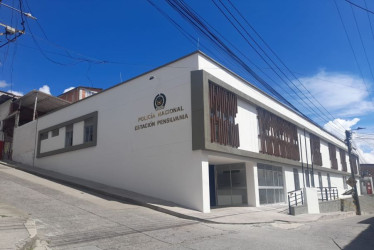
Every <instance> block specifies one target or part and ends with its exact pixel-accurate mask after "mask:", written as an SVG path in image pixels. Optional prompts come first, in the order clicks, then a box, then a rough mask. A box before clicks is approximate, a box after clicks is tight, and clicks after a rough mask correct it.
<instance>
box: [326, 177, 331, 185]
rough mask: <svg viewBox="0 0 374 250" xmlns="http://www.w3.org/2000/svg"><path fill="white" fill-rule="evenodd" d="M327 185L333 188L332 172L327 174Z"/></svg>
mask: <svg viewBox="0 0 374 250" xmlns="http://www.w3.org/2000/svg"><path fill="white" fill-rule="evenodd" d="M327 185H328V187H329V188H331V179H330V174H327Z"/></svg>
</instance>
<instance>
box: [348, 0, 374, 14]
mask: <svg viewBox="0 0 374 250" xmlns="http://www.w3.org/2000/svg"><path fill="white" fill-rule="evenodd" d="M344 1H346V2H347V3H349V4H351V5H353V6H355V7H357V8H359V9H362V10H364V11H366V12H368V13H371V14H374V11H371V10H369V9H367V6H366V3H365V6H366V8H364V7H362V6H360V5H358V4H355V3H352V2H351V1H349V0H344Z"/></svg>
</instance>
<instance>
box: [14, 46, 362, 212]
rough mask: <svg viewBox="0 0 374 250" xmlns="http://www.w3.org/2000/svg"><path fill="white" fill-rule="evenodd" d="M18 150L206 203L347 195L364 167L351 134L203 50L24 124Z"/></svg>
mask: <svg viewBox="0 0 374 250" xmlns="http://www.w3.org/2000/svg"><path fill="white" fill-rule="evenodd" d="M35 133H36V134H35ZM26 141H27V143H25V142H26ZM25 152H29V153H28V154H25ZM30 152H33V154H31V153H30ZM25 155H26V156H25ZM13 159H14V160H15V161H20V162H23V163H25V164H29V165H34V166H38V167H41V168H45V169H48V170H52V171H57V172H60V173H63V174H66V175H71V176H76V177H80V178H83V179H88V180H92V181H95V182H99V183H103V184H106V185H110V186H115V187H119V188H124V189H127V190H131V191H134V192H138V193H141V194H145V195H149V196H154V197H157V198H161V199H164V200H168V201H172V202H175V203H177V204H180V205H182V206H185V207H188V208H192V209H196V210H199V211H202V212H209V211H210V208H211V207H214V206H238V205H240V206H243V205H244V206H262V205H267V204H274V203H285V202H286V197H287V192H289V191H292V190H295V189H299V188H302V187H336V188H337V189H338V190H339V193H340V194H341V193H342V192H343V191H344V190H345V189H347V186H346V180H347V178H348V177H349V175H350V167H351V164H352V167H353V169H354V171H355V173H356V174H357V169H358V168H357V167H358V159H357V158H355V157H353V160H352V163H350V161H349V157H348V154H347V147H346V145H345V144H344V142H343V141H341V140H339V139H338V138H336V137H334V136H333V135H331V134H329V133H328V132H326V131H324V130H323V129H321V128H320V127H318V126H316V125H315V124H313V123H311V122H310V121H308V120H307V119H305V118H303V117H301V116H300V115H298V114H297V113H295V112H294V111H292V110H291V109H289V108H287V107H286V106H285V105H283V104H282V103H280V102H278V101H277V100H275V99H274V98H272V97H270V96H269V95H267V94H266V93H264V92H262V91H261V90H259V89H258V88H256V87H254V86H253V85H251V84H250V83H249V82H247V81H245V80H243V79H242V78H240V77H239V76H238V75H236V74H234V73H233V72H231V71H229V70H228V69H226V68H224V67H223V66H221V65H220V64H218V63H217V62H215V61H213V60H212V59H210V58H209V57H207V56H206V55H204V54H202V53H201V52H196V53H192V54H190V55H188V56H185V57H183V58H181V59H178V60H176V61H174V62H171V63H169V64H167V65H164V66H162V67H159V68H157V69H155V70H152V71H150V72H147V73H144V74H143V75H140V76H138V77H135V78H133V79H130V80H128V81H126V82H124V83H121V84H118V85H116V86H114V87H112V88H109V89H107V90H104V91H102V92H100V93H98V94H96V95H93V96H91V97H89V98H86V99H84V100H81V101H78V102H76V103H73V104H71V105H68V106H66V107H64V108H62V109H59V110H57V111H54V112H52V113H49V114H47V115H44V116H43V117H40V118H39V119H37V120H35V121H32V122H29V123H27V124H24V125H23V126H20V127H17V128H15V130H14V143H13Z"/></svg>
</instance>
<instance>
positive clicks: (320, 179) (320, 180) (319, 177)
mask: <svg viewBox="0 0 374 250" xmlns="http://www.w3.org/2000/svg"><path fill="white" fill-rule="evenodd" d="M318 182H319V187H323V184H322V174H321V172H318Z"/></svg>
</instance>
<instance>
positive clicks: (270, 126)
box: [257, 107, 300, 161]
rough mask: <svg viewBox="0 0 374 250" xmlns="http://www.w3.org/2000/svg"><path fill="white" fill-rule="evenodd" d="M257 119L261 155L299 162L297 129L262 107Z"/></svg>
mask: <svg viewBox="0 0 374 250" xmlns="http://www.w3.org/2000/svg"><path fill="white" fill-rule="evenodd" d="M257 118H258V127H259V141H260V153H262V154H268V155H274V156H277V157H282V158H287V159H291V160H295V161H299V160H300V154H299V146H298V138H297V127H296V126H295V125H294V124H292V123H290V122H288V121H286V120H284V119H282V118H280V117H278V116H276V115H274V114H272V113H270V112H269V111H267V110H265V109H263V108H260V107H258V108H257Z"/></svg>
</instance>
